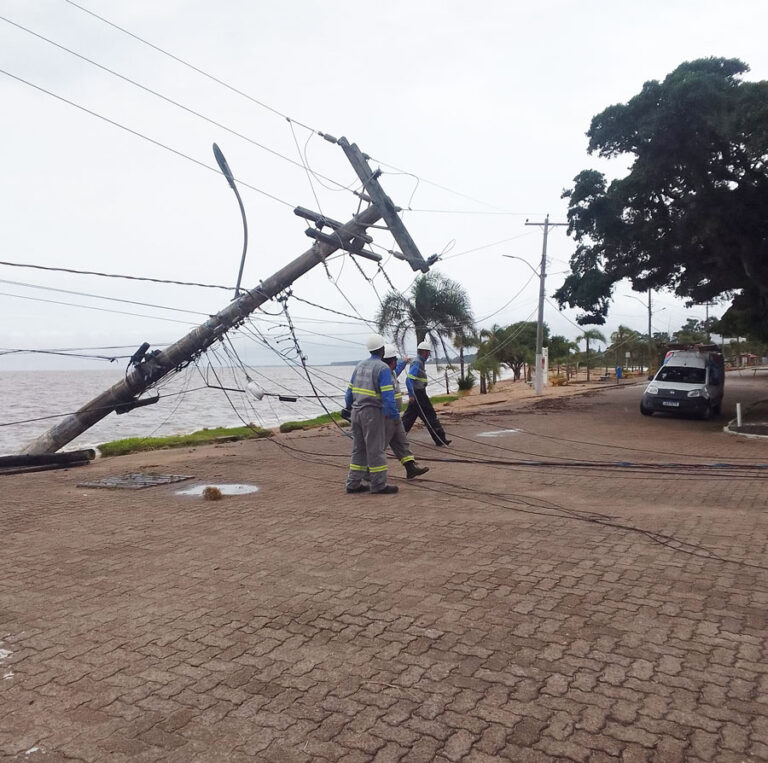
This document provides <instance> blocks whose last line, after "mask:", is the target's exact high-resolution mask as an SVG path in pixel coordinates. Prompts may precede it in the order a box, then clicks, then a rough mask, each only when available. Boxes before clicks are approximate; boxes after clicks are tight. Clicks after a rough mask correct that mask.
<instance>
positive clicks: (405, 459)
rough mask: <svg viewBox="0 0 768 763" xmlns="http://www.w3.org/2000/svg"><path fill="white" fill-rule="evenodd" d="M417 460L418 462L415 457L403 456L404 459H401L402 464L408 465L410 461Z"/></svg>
mask: <svg viewBox="0 0 768 763" xmlns="http://www.w3.org/2000/svg"><path fill="white" fill-rule="evenodd" d="M415 460H416V457H415V456H403V458H401V459H400V463H401V464H406V463H408V461H415Z"/></svg>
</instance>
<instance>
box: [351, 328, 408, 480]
mask: <svg viewBox="0 0 768 763" xmlns="http://www.w3.org/2000/svg"><path fill="white" fill-rule="evenodd" d="M365 346H366V348H367V349H368V352H370V353H371V356H370V357H369V358H368V359H367V360H362V361H360V363H358V364H357V367H356V368H355V370H354V371H353V372H352V378H351V379H350V381H349V386H348V387H347V392H346V395H345V400H344V402H345V404H346V406H347V408H350V409H351V411H352V415H351V423H352V458H351V459H350V464H349V474H348V475H347V492H348V493H362V492H364V491H366V490H368V489H369V488H368V487H367V486H366V485H363V477H364V476H365V474H366V472H369V473H370V475H371V487H370V491H371V492H372V493H396V492H397V487H396V486H395V485H387V454H386V448H387V427H386V422H387V420H393V421H397V422H399V421H400V412H399V411H398V410H397V406H396V405H395V388H394V384H393V383H392V371H391V370H390V368H389V366H388V365H386V363H384V361H383V360H382V356H383V355H384V338H383V337H381V336H379V335H378V334H372V335H371V336H369V337H368V339H367V340H366V342H365Z"/></svg>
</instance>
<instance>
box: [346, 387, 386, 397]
mask: <svg viewBox="0 0 768 763" xmlns="http://www.w3.org/2000/svg"><path fill="white" fill-rule="evenodd" d="M351 389H352V392H353V393H354V394H357V395H368V397H381V395H379V393H378V392H376V390H375V389H363V388H362V387H352V388H351Z"/></svg>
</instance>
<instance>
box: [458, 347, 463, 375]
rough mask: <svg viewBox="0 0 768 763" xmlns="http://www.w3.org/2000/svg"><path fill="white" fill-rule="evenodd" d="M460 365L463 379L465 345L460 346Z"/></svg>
mask: <svg viewBox="0 0 768 763" xmlns="http://www.w3.org/2000/svg"><path fill="white" fill-rule="evenodd" d="M459 365H460V367H461V378H462V379H463V378H464V345H460V346H459Z"/></svg>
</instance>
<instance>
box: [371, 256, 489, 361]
mask: <svg viewBox="0 0 768 763" xmlns="http://www.w3.org/2000/svg"><path fill="white" fill-rule="evenodd" d="M376 323H377V324H378V328H379V331H381V332H382V333H386V334H389V335H390V336H391V337H392V338H393V339H394V340H395V344H397V345H398V346H400V347H402V346H403V345H404V344H405V338H406V336H407V334H408V332H409V331H413V332H415V334H416V342H422V341H424V340H425V339H426V338H427V337H429V339H430V340H431V341H432V345H433V346H435V347H436V346H437V343H438V342H439V343H440V345H441V346H442V348H443V352H444V353H445V354H446V355H447V350H446V346H445V340H446V339H450V338H451V337H452V336H458V335H459V333H461V332H463V333H464V334H468V333H470V332H471V331H472V330H473V329H474V320H473V318H472V308H471V307H470V304H469V297H468V296H467V293H466V292H465V291H464V289H463V287H462V286H461V285H460V284H459V283H457V282H456V281H452V280H451V279H450V278H446V277H445V276H444V275H442V274H440V273H437V272H434V271H433V272H430V273H427V274H426V275H423V276H419V277H418V278H417V279H416V280H415V281H414V282H413V285H412V286H411V289H410V292H409V294H408V296H406V295H405V294H402V293H401V292H399V291H390V292H389V293H388V294H387V295H386V296H385V297H384V300H383V301H382V303H381V307H380V308H379V312H378V314H377V316H376ZM435 359H437V353H435Z"/></svg>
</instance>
